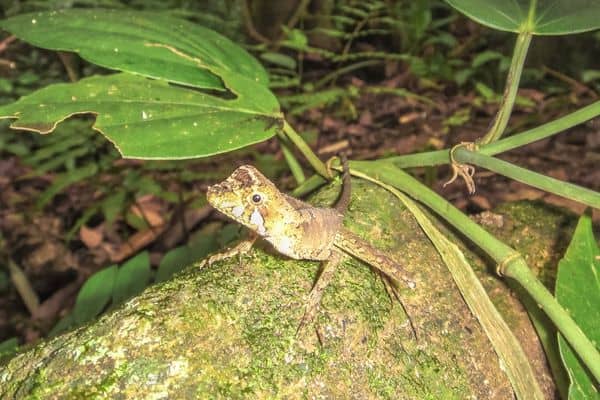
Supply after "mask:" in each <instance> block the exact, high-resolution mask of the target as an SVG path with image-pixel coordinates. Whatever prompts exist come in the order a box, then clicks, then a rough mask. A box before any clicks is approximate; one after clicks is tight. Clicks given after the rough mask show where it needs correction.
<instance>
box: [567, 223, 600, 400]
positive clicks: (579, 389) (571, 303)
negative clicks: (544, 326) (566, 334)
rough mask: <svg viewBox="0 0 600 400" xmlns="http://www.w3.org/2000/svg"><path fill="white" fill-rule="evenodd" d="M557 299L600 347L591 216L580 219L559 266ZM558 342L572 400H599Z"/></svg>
mask: <svg viewBox="0 0 600 400" xmlns="http://www.w3.org/2000/svg"><path fill="white" fill-rule="evenodd" d="M556 298H557V299H558V301H559V303H560V304H561V305H562V306H563V307H564V308H565V309H566V310H567V311H568V312H569V314H570V315H571V316H572V317H573V319H574V320H575V322H576V323H577V325H579V327H580V328H581V330H582V331H583V333H585V335H586V336H587V337H588V338H589V339H590V340H591V341H592V342H593V343H600V249H599V248H598V244H597V243H596V240H595V239H594V234H593V232H592V222H591V218H590V217H589V216H588V215H584V216H582V217H581V218H580V219H579V223H578V224H577V228H575V233H574V234H573V238H572V239H571V243H570V244H569V248H568V249H567V251H566V253H565V256H564V258H563V259H562V260H561V261H560V263H559V265H558V275H557V277H556ZM558 339H559V341H558V345H559V348H560V353H561V356H562V359H563V362H564V364H565V367H566V368H567V372H568V373H569V378H570V380H571V385H570V386H569V399H570V400H579V399H581V400H584V399H585V400H588V399H600V394H599V393H598V391H597V389H596V388H595V387H594V379H593V378H592V377H591V375H589V374H588V372H587V371H586V369H585V368H584V367H583V366H582V365H581V362H580V360H579V358H578V357H577V356H576V355H575V353H574V352H573V350H572V349H571V346H570V345H569V344H568V343H567V342H566V341H565V340H564V338H563V337H562V336H561V335H559V338H558Z"/></svg>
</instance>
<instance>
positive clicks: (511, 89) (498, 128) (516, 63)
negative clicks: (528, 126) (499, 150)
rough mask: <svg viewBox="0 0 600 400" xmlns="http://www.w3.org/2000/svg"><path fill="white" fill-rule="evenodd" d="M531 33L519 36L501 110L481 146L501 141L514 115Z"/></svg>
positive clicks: (523, 33)
mask: <svg viewBox="0 0 600 400" xmlns="http://www.w3.org/2000/svg"><path fill="white" fill-rule="evenodd" d="M531 36H532V35H531V33H530V32H521V33H519V36H517V42H516V44H515V50H514V52H513V57H512V62H511V64H510V69H509V70H508V75H507V77H506V85H505V88H504V95H503V96H502V103H501V104H500V109H499V110H498V113H497V114H496V117H495V119H494V124H493V125H492V127H491V128H490V130H489V131H488V133H486V134H485V136H484V137H483V138H482V139H481V141H480V143H481V144H488V143H492V142H495V141H496V140H498V139H500V137H501V136H502V134H503V133H504V131H505V130H506V125H508V119H509V118H510V114H511V113H512V109H513V106H514V104H515V98H516V97H517V91H518V89H519V82H520V81H521V73H522V72H523V65H524V64H525V58H526V56H527V50H528V49H529V44H530V43H531Z"/></svg>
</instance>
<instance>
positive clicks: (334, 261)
mask: <svg viewBox="0 0 600 400" xmlns="http://www.w3.org/2000/svg"><path fill="white" fill-rule="evenodd" d="M340 259H341V256H340V255H339V254H337V253H336V255H335V256H333V255H332V258H331V259H329V260H327V261H325V262H323V267H322V269H321V273H320V275H319V277H318V278H317V281H316V282H315V284H314V286H313V288H312V290H311V291H310V294H309V295H308V300H307V302H306V306H305V311H304V315H303V316H302V319H301V320H300V324H298V328H297V329H296V337H298V335H299V334H300V331H302V329H303V328H304V327H305V326H306V325H308V324H310V323H311V322H312V321H313V319H314V318H315V315H317V311H318V310H319V305H320V304H321V298H322V297H323V292H324V291H325V288H326V287H327V286H328V285H329V284H330V283H331V281H332V280H333V276H334V275H335V271H336V270H337V266H338V265H339V263H340Z"/></svg>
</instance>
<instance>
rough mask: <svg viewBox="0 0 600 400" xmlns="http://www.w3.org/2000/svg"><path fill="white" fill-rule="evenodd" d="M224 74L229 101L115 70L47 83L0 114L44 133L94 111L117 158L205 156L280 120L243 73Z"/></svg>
mask: <svg viewBox="0 0 600 400" xmlns="http://www.w3.org/2000/svg"><path fill="white" fill-rule="evenodd" d="M223 77H224V81H225V82H226V83H227V85H228V86H229V87H230V88H232V90H233V88H235V90H234V91H235V94H236V95H237V97H236V98H233V99H223V98H220V97H216V96H212V95H208V94H205V93H201V92H199V91H196V90H191V89H185V88H181V87H174V86H170V85H169V84H168V83H166V82H164V81H158V80H150V79H145V78H141V77H137V76H134V75H130V74H124V73H122V74H115V75H110V76H94V77H90V78H86V79H82V80H81V81H79V82H77V83H63V84H55V85H51V86H48V87H46V88H43V89H41V90H38V91H37V92H35V93H33V94H31V95H29V96H25V97H22V98H21V99H20V100H19V101H17V102H15V103H12V104H9V105H6V106H3V107H0V118H18V120H17V121H15V122H13V123H12V125H11V127H12V128H16V129H25V130H30V131H36V132H40V133H48V132H51V131H52V130H53V129H54V128H55V127H56V124H57V123H59V122H61V121H63V120H64V119H65V118H67V117H69V116H71V115H73V114H81V113H94V114H96V115H97V118H96V123H95V124H94V128H95V129H96V130H98V131H100V132H102V133H103V134H104V135H105V136H106V137H107V138H108V140H110V141H111V142H112V143H113V144H114V145H115V146H116V147H117V149H118V150H119V152H120V153H121V155H122V156H124V157H132V158H145V159H182V158H192V157H206V156H210V155H214V154H219V153H224V152H228V151H231V150H235V149H238V148H241V147H245V146H248V145H250V144H254V143H258V142H261V141H264V140H266V139H268V138H270V137H272V136H273V135H275V133H276V131H277V129H278V127H279V125H280V124H282V121H283V120H282V116H281V114H280V112H279V104H278V102H277V99H276V98H275V96H273V94H272V93H271V92H270V91H269V90H268V89H267V88H265V87H264V86H262V85H259V84H256V83H255V82H253V81H251V80H249V79H247V78H245V77H243V76H239V75H227V74H223Z"/></svg>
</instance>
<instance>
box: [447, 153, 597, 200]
mask: <svg viewBox="0 0 600 400" xmlns="http://www.w3.org/2000/svg"><path fill="white" fill-rule="evenodd" d="M454 159H455V160H456V161H457V162H459V163H461V164H473V165H477V166H479V167H483V168H485V169H488V170H490V171H493V172H496V173H498V174H500V175H504V176H506V177H509V178H511V179H514V180H516V181H519V182H523V183H525V184H527V185H529V186H533V187H536V188H538V189H542V190H544V191H546V192H549V193H554V194H557V195H559V196H562V197H566V198H568V199H572V200H575V201H578V202H580V203H583V204H586V205H588V206H590V207H594V208H598V209H600V193H598V192H595V191H593V190H590V189H586V188H584V187H581V186H578V185H574V184H572V183H569V182H565V181H561V180H558V179H555V178H552V177H550V176H546V175H543V174H539V173H537V172H533V171H530V170H528V169H525V168H523V167H519V166H517V165H514V164H511V163H509V162H506V161H504V160H500V159H498V158H495V157H490V156H487V155H485V154H481V153H478V152H476V151H469V150H467V149H466V148H464V147H458V148H457V149H456V151H455V152H454Z"/></svg>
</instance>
